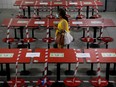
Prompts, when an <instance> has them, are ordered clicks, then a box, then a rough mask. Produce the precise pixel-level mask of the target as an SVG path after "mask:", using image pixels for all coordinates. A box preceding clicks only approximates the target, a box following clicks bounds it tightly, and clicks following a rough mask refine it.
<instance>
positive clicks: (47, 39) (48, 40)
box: [42, 37, 54, 75]
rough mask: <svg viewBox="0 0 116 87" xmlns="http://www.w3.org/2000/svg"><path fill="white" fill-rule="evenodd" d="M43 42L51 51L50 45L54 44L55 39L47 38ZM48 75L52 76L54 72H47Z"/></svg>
mask: <svg viewBox="0 0 116 87" xmlns="http://www.w3.org/2000/svg"><path fill="white" fill-rule="evenodd" d="M42 41H43V42H46V43H48V49H49V48H50V43H52V42H54V38H52V37H46V38H43V39H42ZM47 74H48V75H51V74H52V72H51V71H50V70H47Z"/></svg>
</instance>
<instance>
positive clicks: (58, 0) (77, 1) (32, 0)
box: [14, 0, 103, 18]
mask: <svg viewBox="0 0 116 87" xmlns="http://www.w3.org/2000/svg"><path fill="white" fill-rule="evenodd" d="M14 6H19V7H20V8H23V15H25V10H24V8H26V7H27V9H28V18H30V17H31V7H34V8H36V9H38V7H42V6H44V7H45V6H47V7H48V8H49V7H57V8H59V7H60V6H62V7H65V8H68V7H71V6H75V7H76V9H77V8H78V7H86V18H89V7H90V6H92V7H94V6H95V7H96V6H103V3H102V2H101V1H94V0H82V1H81V0H68V1H66V0H63V1H62V0H53V1H41V0H16V1H15V3H14ZM37 11H39V10H37ZM92 11H93V10H92ZM93 13H94V12H92V14H93Z"/></svg>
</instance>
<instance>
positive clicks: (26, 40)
mask: <svg viewBox="0 0 116 87" xmlns="http://www.w3.org/2000/svg"><path fill="white" fill-rule="evenodd" d="M28 40H29V42H35V41H36V39H34V38H24V39H23V41H24V42H28Z"/></svg>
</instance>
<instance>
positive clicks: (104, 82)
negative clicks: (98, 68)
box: [90, 77, 108, 87]
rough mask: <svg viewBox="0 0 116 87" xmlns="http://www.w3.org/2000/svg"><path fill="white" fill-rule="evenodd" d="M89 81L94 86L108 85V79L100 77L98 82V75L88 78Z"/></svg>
mask: <svg viewBox="0 0 116 87" xmlns="http://www.w3.org/2000/svg"><path fill="white" fill-rule="evenodd" d="M90 83H91V84H92V85H93V86H94V87H106V86H107V85H108V81H107V80H105V79H104V78H101V84H98V77H97V78H93V79H91V80H90Z"/></svg>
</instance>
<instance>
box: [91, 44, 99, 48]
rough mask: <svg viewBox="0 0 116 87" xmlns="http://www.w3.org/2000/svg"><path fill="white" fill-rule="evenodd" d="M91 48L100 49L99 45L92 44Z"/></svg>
mask: <svg viewBox="0 0 116 87" xmlns="http://www.w3.org/2000/svg"><path fill="white" fill-rule="evenodd" d="M90 48H100V46H99V44H94V43H92V44H90Z"/></svg>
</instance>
